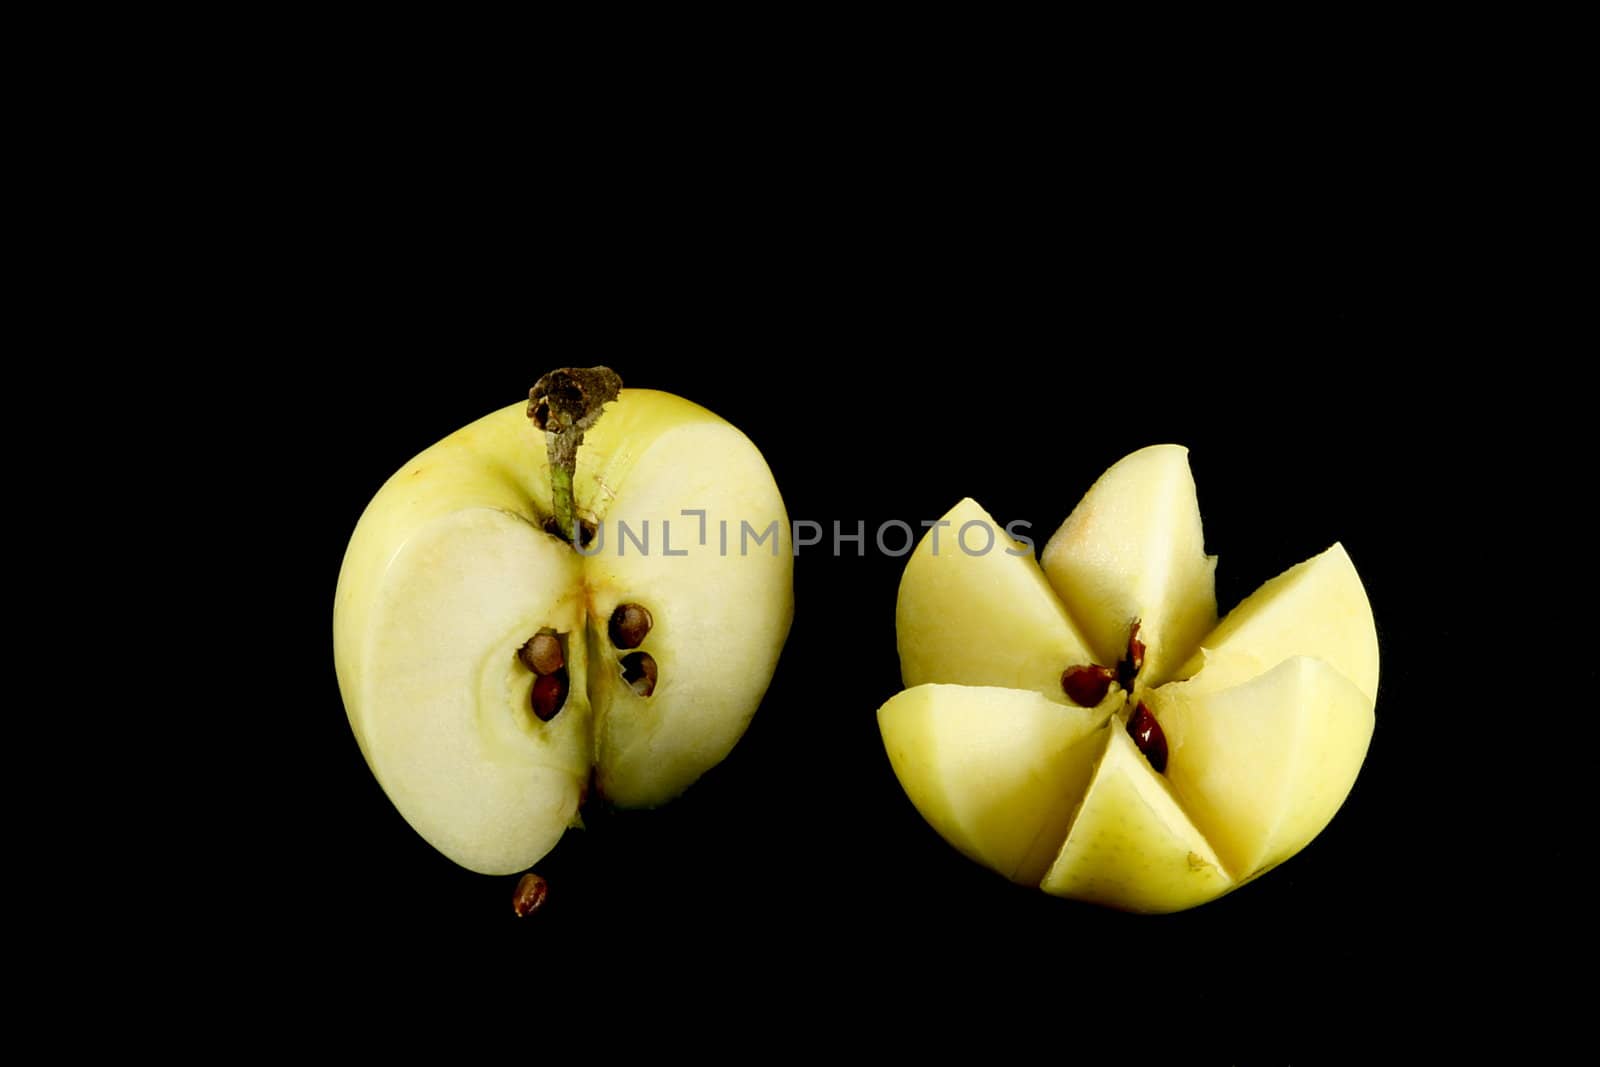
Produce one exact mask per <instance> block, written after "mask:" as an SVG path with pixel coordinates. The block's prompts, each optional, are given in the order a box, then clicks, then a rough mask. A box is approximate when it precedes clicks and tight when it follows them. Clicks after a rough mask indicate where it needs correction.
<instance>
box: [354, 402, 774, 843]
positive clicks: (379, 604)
mask: <svg viewBox="0 0 1600 1067" xmlns="http://www.w3.org/2000/svg"><path fill="white" fill-rule="evenodd" d="M544 446H545V442H544V440H543V439H542V435H540V434H539V433H537V432H536V431H535V430H534V429H533V428H532V427H531V426H530V424H529V421H528V417H527V409H526V405H524V404H521V403H519V404H515V405H512V406H509V407H506V408H504V409H502V410H500V411H497V412H494V413H492V414H490V415H487V416H485V417H484V418H482V419H479V420H478V421H476V422H474V423H472V424H470V425H468V426H465V427H463V428H462V429H460V430H458V431H457V432H456V433H453V434H451V435H450V436H449V437H447V438H445V439H444V440H442V441H440V442H438V443H437V444H435V445H434V446H433V447H431V448H429V449H427V450H426V451H424V452H422V453H421V454H420V455H418V456H417V457H416V458H415V459H413V460H412V461H411V462H410V463H408V464H406V466H405V467H403V468H402V469H401V470H400V471H399V472H397V473H396V474H395V475H394V476H393V477H392V478H390V479H389V481H388V482H387V483H385V485H384V486H383V488H382V489H381V490H380V491H379V492H378V494H377V495H376V496H375V497H374V498H373V499H372V501H371V503H370V504H369V505H368V506H367V510H366V511H365V512H364V513H363V515H362V517H361V521H360V522H359V523H358V524H357V527H356V530H355V532H354V534H353V535H352V537H351V540H350V545H349V548H348V549H347V551H346V554H345V560H344V565H343V568H342V569H341V571H340V575H339V585H338V590H337V592H336V593H335V596H334V663H335V667H336V670H337V673H338V678H339V688H340V691H341V693H342V694H343V697H344V704H345V710H346V713H347V715H348V716H349V719H350V723H351V726H352V728H353V730H354V732H355V735H356V739H357V741H358V743H359V744H360V746H361V751H362V754H363V755H364V756H365V757H366V759H367V762H368V763H369V765H370V766H371V767H372V770H373V772H374V774H375V775H376V776H377V778H378V781H379V782H380V784H381V785H382V786H383V788H384V790H385V792H387V793H388V795H389V796H390V798H391V799H393V801H394V803H395V806H396V807H397V808H398V809H399V811H400V813H401V814H402V815H404V816H405V818H406V819H407V821H409V822H410V823H411V825H412V826H413V827H415V828H416V830H417V831H418V832H419V833H420V834H422V836H423V837H424V838H426V839H427V840H428V841H429V842H430V843H432V844H433V845H434V846H435V847H437V848H438V849H439V850H440V851H441V852H443V853H444V854H445V855H447V856H449V857H450V858H451V859H452V860H454V861H456V862H457V863H460V864H462V865H463V866H466V867H469V868H471V869H473V870H476V871H481V872H483V873H487V874H506V873H511V872H514V871H518V870H522V869H524V868H526V867H528V866H529V865H530V864H533V863H535V862H537V861H538V860H539V859H540V858H541V857H542V856H543V855H544V854H545V853H546V852H548V851H549V849H550V848H551V847H552V846H553V845H554V844H555V842H556V840H557V839H558V838H559V837H560V836H561V833H562V831H563V830H564V829H566V827H567V826H568V825H570V824H572V823H573V822H574V821H575V819H576V814H577V808H578V803H579V800H580V797H581V795H582V792H583V789H584V787H585V786H586V785H587V784H588V782H589V781H590V774H591V768H592V770H593V774H594V778H595V780H597V782H598V784H599V787H600V789H601V791H602V792H603V793H604V794H605V796H606V798H607V799H608V800H610V801H612V802H614V803H616V804H618V805H620V806H627V807H641V806H650V805H655V804H659V803H662V802H664V801H666V800H669V799H671V798H672V797H673V796H675V795H676V794H678V793H680V792H682V791H683V790H684V789H685V788H686V787H688V786H689V784H690V783H692V782H693V781H694V780H695V779H696V778H698V777H699V776H700V775H701V774H702V773H704V772H705V771H707V770H709V769H710V768H711V767H712V766H713V765H715V764H716V763H717V762H718V761H719V760H721V759H722V758H723V757H724V756H726V755H727V754H728V752H729V750H730V749H731V748H732V747H733V745H734V743H735V742H736V741H737V740H738V738H739V736H740V735H741V734H742V733H743V731H744V729H745V727H746V725H747V724H748V722H749V721H750V718H751V716H752V714H753V713H754V712H755V710H756V707H757V706H758V705H759V703H760V701H761V698H762V695H763V693H764V692H765V690H766V687H767V684H768V682H769V681H770V680H771V678H772V674H773V669H774V667H775V666H776V663H777V659H778V655H779V652H780V650H781V649H782V647H783V643H784V639H785V637H786V636H787V633H788V628H789V622H790V619H791V617H792V615H793V604H794V601H793V580H792V579H793V552H792V549H791V545H790V527H789V519H788V514H787V512H786V511H785V509H784V506H783V499H782V497H781V496H780V495H779V492H778V488H777V486H776V484H775V483H774V482H773V479H772V474H771V472H770V471H769V470H768V468H767V465H766V462H765V460H763V459H762V457H761V453H760V452H759V451H758V450H757V449H756V447H755V445H754V444H752V443H751V442H750V440H749V439H748V438H746V437H745V436H744V435H743V434H742V433H740V432H739V431H738V430H737V429H735V428H734V427H733V426H731V425H729V424H728V423H726V422H724V421H723V420H722V419H720V418H718V417H717V416H716V415H714V414H712V413H711V412H709V411H707V410H705V409H704V408H701V407H699V406H698V405H696V404H693V403H690V402H689V401H687V400H684V399H682V398H680V397H675V396H672V395H670V394H667V393H659V392H655V391H652V390H632V389H629V390H623V391H622V393H621V395H620V396H618V397H617V399H616V400H614V401H612V402H610V403H609V404H607V405H606V407H605V414H604V417H603V418H601V419H600V420H599V422H598V424H596V425H594V426H593V427H592V428H591V429H589V430H588V431H587V434H586V437H585V440H584V443H583V445H582V447H581V448H580V449H579V452H578V457H577V469H576V471H575V473H574V475H573V479H572V484H573V488H574V493H575V497H576V500H575V505H576V509H577V513H578V515H579V516H581V517H582V518H583V519H584V520H586V521H587V522H589V523H591V524H595V525H597V526H598V528H599V531H600V537H601V538H602V540H601V541H600V542H599V543H598V544H593V543H591V544H590V545H589V546H588V548H587V549H586V550H585V552H583V553H582V554H580V552H579V551H578V550H577V549H575V548H574V546H572V545H571V544H568V543H567V542H565V541H563V540H561V539H559V538H557V537H554V536H552V535H551V534H549V533H547V532H545V529H544V526H545V520H546V519H547V518H548V517H549V516H551V515H552V510H553V509H552V501H551V478H550V472H549V466H548V460H547V456H546V450H545V447H544ZM702 521H703V522H704V523H705V526H704V528H702V525H701V524H702ZM669 523H670V532H669V527H668V524H669ZM624 524H626V527H627V533H626V534H624V532H623V525H624ZM746 526H748V527H749V528H750V529H749V532H748V534H747V533H746V530H745V527H746ZM725 530H726V535H725V536H724V531H725ZM757 538H760V539H761V540H759V541H758V540H757ZM645 542H648V546H649V547H648V549H646V548H645V547H644V543H645ZM624 604H631V605H638V606H639V607H641V608H642V609H643V611H644V612H647V613H648V617H649V619H650V623H649V625H648V627H645V628H644V630H645V632H643V633H642V635H641V636H639V637H638V639H637V640H636V641H632V642H630V643H629V647H628V648H619V647H617V646H616V644H615V642H613V641H612V640H611V639H610V637H609V635H608V625H607V624H608V620H609V618H610V616H611V614H612V613H613V612H614V611H615V610H616V609H617V607H618V606H619V605H624ZM552 633H553V634H556V635H558V636H559V640H560V641H561V643H562V647H563V654H562V660H563V662H562V665H561V666H559V667H558V668H556V670H555V671H554V672H553V673H550V674H545V675H539V674H536V672H535V670H534V669H533V666H532V665H531V664H529V663H527V662H526V661H525V660H523V659H521V658H519V655H518V650H519V648H521V647H522V646H523V645H524V644H525V643H527V642H529V641H530V640H531V639H532V638H534V637H535V636H536V635H541V634H552ZM642 657H649V663H650V665H651V667H652V669H653V670H654V671H655V674H654V676H653V677H654V688H653V689H652V690H650V692H649V693H648V695H645V694H644V693H642V692H639V691H637V690H636V688H635V685H634V684H631V683H630V678H629V674H630V672H632V671H633V670H634V669H635V668H636V666H637V660H638V659H640V658H642ZM536 684H543V685H545V686H553V687H554V688H553V693H554V695H553V696H550V694H551V692H552V691H551V690H549V689H547V690H546V694H547V696H550V699H548V700H547V701H544V702H543V703H541V700H540V699H539V698H538V697H537V696H535V695H534V687H535V685H536ZM541 709H543V710H541ZM546 719H547V720H548V721H546Z"/></svg>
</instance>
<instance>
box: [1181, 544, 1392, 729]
mask: <svg viewBox="0 0 1600 1067" xmlns="http://www.w3.org/2000/svg"><path fill="white" fill-rule="evenodd" d="M1200 646H1201V647H1200V648H1199V649H1198V650H1197V651H1196V652H1195V653H1194V655H1193V656H1192V657H1190V659H1189V660H1188V662H1186V663H1185V664H1184V665H1183V667H1182V668H1181V669H1180V670H1179V671H1178V677H1180V678H1187V679H1192V682H1193V688H1192V689H1191V690H1190V692H1191V693H1192V692H1198V691H1200V690H1201V689H1204V690H1207V691H1211V692H1215V691H1216V690H1219V689H1226V688H1228V687H1230V686H1234V685H1238V684H1239V683H1240V682H1243V681H1246V680H1248V679H1250V678H1253V677H1255V676H1256V675H1258V674H1260V673H1262V672H1263V671H1267V670H1270V669H1272V668H1273V667H1275V666H1277V665H1278V664H1279V663H1282V662H1283V661H1284V660H1286V659H1288V658H1289V657H1291V656H1315V657H1316V658H1317V659H1320V660H1322V661H1324V662H1325V663H1327V664H1328V665H1329V666H1331V667H1332V668H1333V669H1334V670H1336V671H1338V672H1339V673H1341V674H1343V675H1344V676H1345V677H1346V678H1348V679H1349V680H1350V681H1351V682H1353V683H1354V684H1355V686H1356V688H1358V689H1360V690H1361V691H1362V692H1363V693H1365V694H1366V696H1367V701H1368V703H1369V704H1375V703H1376V702H1377V696H1378V631H1377V627H1376V626H1375V625H1374V624H1373V621H1372V605H1371V603H1370V602H1369V601H1368V600H1367V590H1366V587H1365V586H1363V585H1362V584H1361V578H1360V576H1359V575H1357V574H1356V568H1355V564H1353V563H1351V562H1350V555H1349V553H1347V552H1346V551H1345V550H1344V546H1343V545H1340V544H1335V545H1334V546H1333V547H1332V548H1330V549H1328V550H1327V551H1326V552H1323V553H1322V554H1321V555H1318V556H1313V557H1312V558H1310V559H1308V560H1306V561H1305V562H1304V563H1301V564H1298V565H1297V566H1294V567H1290V568H1289V569H1288V570H1286V571H1284V572H1283V573H1282V574H1280V575H1278V576H1277V577H1276V578H1274V579H1272V580H1271V581H1269V582H1267V583H1265V584H1264V585H1262V586H1261V588H1259V589H1257V590H1256V591H1255V592H1254V593H1251V594H1250V596H1248V597H1247V598H1245V599H1244V600H1243V601H1242V602H1240V604H1239V606H1238V607H1236V608H1234V609H1233V610H1232V611H1230V612H1228V616H1227V618H1225V619H1223V620H1222V622H1221V623H1219V624H1218V626H1217V628H1216V629H1215V630H1213V631H1212V632H1211V633H1210V634H1208V635H1206V637H1205V638H1204V639H1203V640H1202V641H1201V642H1200Z"/></svg>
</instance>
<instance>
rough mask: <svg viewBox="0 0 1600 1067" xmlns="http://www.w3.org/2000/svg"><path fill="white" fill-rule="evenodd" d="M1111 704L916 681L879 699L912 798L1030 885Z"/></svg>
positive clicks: (890, 746) (1057, 833) (1082, 779)
mask: <svg viewBox="0 0 1600 1067" xmlns="http://www.w3.org/2000/svg"><path fill="white" fill-rule="evenodd" d="M1109 703H1110V702H1109V701H1108V708H1107V710H1105V711H1103V712H1096V711H1093V710H1090V709H1088V708H1074V707H1068V706H1065V705H1062V704H1059V703H1055V702H1052V701H1049V700H1046V699H1044V698H1043V697H1041V696H1039V695H1038V694H1036V693H1030V692H1027V691H1024V690H1019V689H999V688H990V687H977V686H958V685H919V686H916V687H915V688H912V689H907V690H906V691H904V692H903V693H900V694H899V695H897V696H895V697H893V698H891V699H890V700H889V702H888V703H886V704H884V705H883V706H882V707H881V708H879V709H878V727H879V729H880V730H881V731H882V733H883V741H884V747H885V748H886V749H887V750H888V753H889V762H890V763H891V764H892V765H893V766H894V772H895V775H896V777H898V778H899V779H900V784H901V786H902V787H904V789H905V791H906V795H907V796H908V797H910V799H911V803H912V804H913V805H915V806H916V809H917V810H918V811H919V812H921V813H922V817H923V818H925V819H927V820H928V823H929V825H931V826H932V827H933V828H934V829H935V830H937V831H938V832H939V834H940V836H942V837H943V838H944V839H945V840H946V841H948V842H950V844H952V845H954V846H955V847H956V848H958V849H960V850H961V851H962V852H963V853H965V854H966V855H967V856H969V857H970V858H972V859H974V860H976V861H977V862H979V863H981V864H983V865H984V866H986V867H989V868H991V869H992V870H995V871H999V872H1000V873H1001V874H1003V875H1005V876H1006V877H1007V878H1010V879H1012V880H1013V881H1016V882H1021V883H1022V884H1024V885H1029V886H1036V885H1038V884H1039V879H1040V878H1041V877H1043V876H1044V872H1045V869H1046V868H1048V867H1049V866H1050V863H1051V861H1052V860H1053V859H1054V858H1055V854H1056V851H1057V849H1058V846H1059V843H1060V841H1061V838H1062V835H1064V834H1065V833H1066V831H1067V822H1068V819H1069V818H1070V817H1071V814H1072V809H1073V806H1074V804H1075V803H1076V799H1077V797H1078V796H1079V795H1080V794H1081V793H1082V792H1083V788H1084V786H1085V784H1087V782H1088V780H1089V773H1090V771H1091V770H1092V769H1093V767H1094V764H1095V760H1096V758H1097V757H1098V756H1099V753H1100V751H1101V749H1102V748H1103V747H1104V745H1105V734H1106V730H1105V727H1106V724H1107V722H1108V720H1109V718H1110V710H1109Z"/></svg>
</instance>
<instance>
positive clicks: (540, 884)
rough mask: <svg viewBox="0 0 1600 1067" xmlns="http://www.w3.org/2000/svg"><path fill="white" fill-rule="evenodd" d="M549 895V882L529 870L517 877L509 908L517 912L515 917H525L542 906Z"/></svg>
mask: <svg viewBox="0 0 1600 1067" xmlns="http://www.w3.org/2000/svg"><path fill="white" fill-rule="evenodd" d="M549 895H550V883H549V882H546V881H545V880H544V879H543V878H541V877H539V876H538V875H537V874H534V873H533V872H532V871H529V872H528V873H527V874H525V875H523V876H522V877H521V878H519V879H517V889H516V892H515V893H513V894H511V910H512V911H514V912H516V913H517V918H519V919H526V918H527V917H528V916H530V915H532V914H533V913H534V912H536V911H538V910H539V909H540V908H541V907H543V906H544V899H545V897H547V896H549Z"/></svg>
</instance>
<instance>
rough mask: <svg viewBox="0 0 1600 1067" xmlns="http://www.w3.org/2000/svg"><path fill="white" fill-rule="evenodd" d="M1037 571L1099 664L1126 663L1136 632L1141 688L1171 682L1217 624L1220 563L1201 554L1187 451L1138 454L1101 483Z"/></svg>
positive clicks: (1171, 448)
mask: <svg viewBox="0 0 1600 1067" xmlns="http://www.w3.org/2000/svg"><path fill="white" fill-rule="evenodd" d="M1039 563H1040V566H1041V567H1042V568H1043V569H1044V573H1045V575H1046V577H1048V578H1049V580H1050V584H1051V586H1053V587H1054V588H1055V591H1056V593H1057V595H1058V596H1059V597H1060V598H1061V601H1062V603H1063V604H1065V605H1070V606H1071V608H1072V611H1071V614H1072V617H1073V618H1074V619H1076V620H1077V621H1078V622H1079V623H1080V624H1081V625H1082V627H1083V629H1084V632H1085V633H1087V634H1088V636H1089V640H1090V642H1091V643H1092V645H1093V648H1094V651H1095V654H1096V656H1097V657H1099V662H1101V663H1104V664H1112V663H1116V662H1117V661H1118V660H1120V659H1122V658H1123V656H1124V655H1125V650H1126V648H1127V645H1128V636H1129V630H1130V624H1131V623H1132V622H1134V621H1137V622H1138V623H1139V640H1140V642H1141V643H1142V644H1143V645H1144V664H1145V666H1144V670H1143V671H1142V672H1141V680H1142V681H1143V682H1144V684H1145V685H1147V686H1155V685H1160V684H1161V683H1162V682H1164V681H1166V680H1167V679H1168V678H1170V677H1171V676H1172V672H1173V670H1174V668H1176V667H1177V666H1178V664H1180V663H1182V662H1183V659H1184V657H1186V656H1187V655H1188V654H1189V651H1190V650H1191V649H1193V648H1194V647H1195V644H1196V643H1197V642H1198V641H1199V640H1200V638H1201V636H1203V635H1204V634H1205V633H1206V632H1207V631H1209V630H1210V629H1211V628H1212V627H1213V626H1215V625H1216V624H1217V594H1216V581H1215V579H1216V570H1217V559H1216V557H1215V556H1207V555H1206V553H1205V538H1204V536H1203V535H1202V533H1201V528H1200V505H1199V501H1198V499H1197V498H1196V495H1195V487H1194V475H1192V474H1191V473H1190V472H1189V451H1188V449H1186V448H1182V447H1180V446H1178V445H1152V446H1151V447H1149V448H1141V449H1140V450H1139V451H1137V452H1135V453H1133V454H1132V455H1130V456H1128V457H1126V458H1125V459H1122V460H1120V461H1119V462H1117V463H1116V464H1115V465H1114V466H1113V467H1112V468H1111V469H1110V470H1108V471H1106V472H1105V474H1103V475H1101V476H1100V478H1099V480H1098V481H1096V482H1095V483H1094V485H1093V486H1092V487H1090V489H1089V491H1088V492H1087V493H1086V494H1084V497H1083V500H1082V501H1081V502H1079V504H1078V506H1077V507H1076V508H1073V509H1072V514H1070V515H1068V516H1067V519H1066V521H1065V522H1063V523H1062V524H1061V526H1060V527H1059V528H1058V529H1057V530H1056V532H1055V534H1054V535H1053V536H1052V537H1051V538H1050V540H1049V541H1048V542H1047V543H1046V544H1045V546H1044V552H1043V553H1042V554H1041V555H1040V557H1039ZM1134 695H1135V698H1137V693H1135V694H1134Z"/></svg>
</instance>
